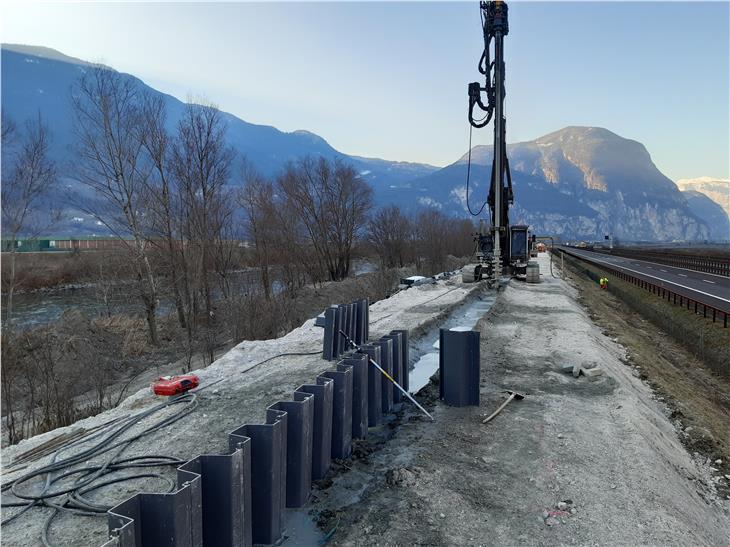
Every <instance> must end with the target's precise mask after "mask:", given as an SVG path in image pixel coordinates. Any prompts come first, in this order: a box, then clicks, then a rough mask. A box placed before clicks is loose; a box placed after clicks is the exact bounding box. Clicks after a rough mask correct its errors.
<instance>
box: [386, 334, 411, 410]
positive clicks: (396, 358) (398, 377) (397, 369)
mask: <svg viewBox="0 0 730 547" xmlns="http://www.w3.org/2000/svg"><path fill="white" fill-rule="evenodd" d="M383 338H386V339H388V340H391V341H392V343H393V357H392V359H393V361H392V363H393V364H392V368H393V379H394V380H395V381H396V382H398V384H399V385H400V386H401V387H403V389H407V388H406V387H404V386H403V348H402V347H401V345H402V344H403V339H402V335H401V333H399V332H391V333H390V334H389V335H387V336H383ZM391 387H392V390H391V391H392V393H393V404H399V403H401V402H402V401H403V394H402V393H401V392H400V390H399V389H398V388H396V387H394V386H391Z"/></svg>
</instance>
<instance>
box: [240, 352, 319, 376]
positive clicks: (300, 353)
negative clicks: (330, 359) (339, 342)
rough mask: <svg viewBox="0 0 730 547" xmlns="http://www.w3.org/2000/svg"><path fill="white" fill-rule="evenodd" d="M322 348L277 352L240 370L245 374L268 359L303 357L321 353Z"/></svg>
mask: <svg viewBox="0 0 730 547" xmlns="http://www.w3.org/2000/svg"><path fill="white" fill-rule="evenodd" d="M321 354H322V350H321V349H318V350H317V351H308V352H291V353H279V354H278V355H274V356H273V357H269V358H268V359H264V360H263V361H260V362H258V363H256V364H255V365H251V366H250V367H248V368H247V369H246V370H242V371H241V374H245V373H246V372H248V371H249V370H252V369H254V368H256V367H258V366H259V365H263V364H264V363H268V362H269V361H273V360H274V359H278V358H279V357H303V356H306V355H321Z"/></svg>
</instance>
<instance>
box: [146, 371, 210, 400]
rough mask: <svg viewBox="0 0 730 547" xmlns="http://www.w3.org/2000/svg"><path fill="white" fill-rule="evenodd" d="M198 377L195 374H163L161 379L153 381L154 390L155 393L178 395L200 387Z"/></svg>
mask: <svg viewBox="0 0 730 547" xmlns="http://www.w3.org/2000/svg"><path fill="white" fill-rule="evenodd" d="M198 383H199V382H198V377H197V376H195V374H185V375H182V376H162V377H161V378H160V379H159V380H156V381H154V382H152V391H153V392H154V393H155V395H166V396H168V397H169V396H171V395H178V394H180V393H185V392H186V391H188V390H190V389H193V388H196V387H198Z"/></svg>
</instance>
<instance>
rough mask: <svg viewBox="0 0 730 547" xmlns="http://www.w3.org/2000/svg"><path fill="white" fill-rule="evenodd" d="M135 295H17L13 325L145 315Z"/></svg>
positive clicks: (81, 290) (124, 288) (126, 288)
mask: <svg viewBox="0 0 730 547" xmlns="http://www.w3.org/2000/svg"><path fill="white" fill-rule="evenodd" d="M376 269H377V266H376V265H375V264H373V263H372V262H369V261H366V260H356V261H354V262H353V264H352V271H353V273H354V275H355V276H359V275H363V274H366V273H370V272H373V271H375V270H376ZM229 282H230V284H231V286H232V290H233V291H234V292H236V291H241V290H247V289H248V290H250V287H251V286H252V284H254V283H257V282H258V273H257V272H256V270H242V271H238V272H233V273H232V274H229ZM279 290H281V286H280V285H278V284H277V283H276V282H275V283H274V291H275V292H278V291H279ZM133 291H134V286H133V285H131V284H130V285H119V286H116V287H114V288H113V289H112V290H111V291H110V294H109V298H108V300H107V302H108V304H107V303H105V302H104V298H103V296H102V294H101V291H100V290H99V289H97V288H96V287H94V286H91V285H90V286H80V287H75V288H60V289H53V290H45V291H33V292H27V293H20V294H15V296H14V297H13V324H14V325H15V326H16V327H17V328H20V329H28V328H34V327H39V326H42V325H45V324H47V323H51V322H53V321H56V320H57V319H59V318H60V317H61V316H62V315H63V314H64V312H66V311H68V310H70V309H77V310H80V311H82V312H83V313H84V314H85V315H87V316H89V317H99V316H103V315H107V314H109V315H134V314H139V315H141V314H143V313H144V307H143V305H142V302H141V300H140V299H139V298H138V297H137V296H136V295H135V294H134V293H133ZM2 304H3V307H2V312H3V314H2V316H3V319H4V318H5V311H6V308H5V297H3V301H2ZM172 307H173V301H172V299H171V298H169V297H167V298H165V297H163V298H161V299H160V302H159V307H158V309H157V313H158V314H159V315H167V314H168V313H169V312H170V311H171V310H172Z"/></svg>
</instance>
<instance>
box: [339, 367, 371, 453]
mask: <svg viewBox="0 0 730 547" xmlns="http://www.w3.org/2000/svg"><path fill="white" fill-rule="evenodd" d="M342 363H343V364H344V365H347V366H351V367H352V436H353V437H354V438H356V439H364V438H365V437H367V435H368V369H369V368H370V365H369V362H368V356H367V355H365V354H364V353H353V354H352V355H351V356H349V357H346V358H345V359H344V360H343V361H342ZM373 368H374V367H373Z"/></svg>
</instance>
